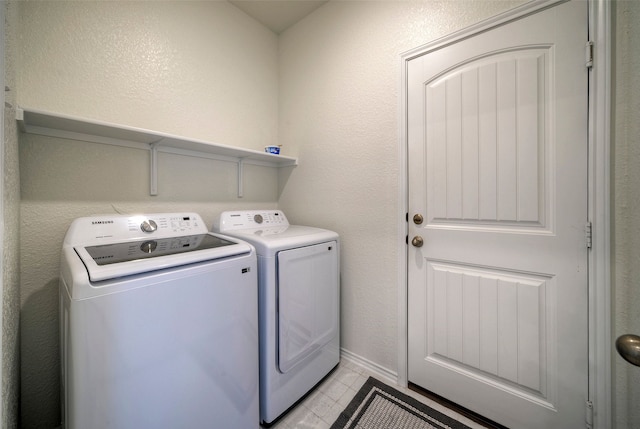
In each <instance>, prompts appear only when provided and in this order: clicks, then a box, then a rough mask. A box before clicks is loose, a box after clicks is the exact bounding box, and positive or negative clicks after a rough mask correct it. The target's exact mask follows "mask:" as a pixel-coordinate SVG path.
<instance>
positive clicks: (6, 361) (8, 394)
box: [0, 2, 20, 428]
mask: <svg viewBox="0 0 640 429" xmlns="http://www.w3.org/2000/svg"><path fill="white" fill-rule="evenodd" d="M0 7H5V8H6V9H5V22H4V25H5V27H4V32H5V33H4V36H5V46H4V54H5V86H6V87H8V88H10V91H5V102H6V103H9V105H10V106H15V104H16V92H15V77H16V72H15V54H16V48H17V38H18V34H17V29H16V27H15V24H16V22H17V20H16V16H17V8H16V7H15V4H14V3H6V2H5V3H3V4H0ZM2 107H3V109H4V110H3V120H4V142H2V143H3V147H2V150H3V162H4V165H3V170H4V171H3V172H4V176H3V177H2V187H3V202H2V203H3V204H2V205H3V222H4V224H3V229H4V230H3V239H4V243H3V249H2V265H3V270H2V286H3V291H2V292H3V295H2V423H0V424H1V426H2V427H3V428H16V427H18V421H19V419H18V406H19V394H20V338H19V321H20V270H19V268H20V266H19V258H18V256H19V236H20V234H19V233H20V217H19V213H20V183H19V179H20V177H19V174H18V129H17V124H16V121H15V108H13V107H5V106H2Z"/></svg>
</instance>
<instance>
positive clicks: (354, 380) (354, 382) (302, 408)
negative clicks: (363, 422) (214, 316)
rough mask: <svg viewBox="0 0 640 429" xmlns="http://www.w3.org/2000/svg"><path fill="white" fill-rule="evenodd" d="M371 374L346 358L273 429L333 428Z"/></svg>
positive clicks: (440, 408)
mask: <svg viewBox="0 0 640 429" xmlns="http://www.w3.org/2000/svg"><path fill="white" fill-rule="evenodd" d="M370 375H371V376H374V377H375V374H373V373H371V372H369V371H368V370H367V369H365V368H363V367H361V366H359V365H357V364H355V363H353V362H352V361H349V360H346V359H342V360H341V362H340V365H338V368H336V370H335V371H333V373H332V374H331V375H330V376H329V377H328V378H327V379H325V380H324V381H323V382H322V383H321V384H320V385H319V386H318V387H316V389H315V390H314V391H313V392H311V393H310V394H309V395H308V396H307V397H306V398H305V399H304V400H303V401H302V402H300V403H299V404H298V405H297V406H296V407H295V408H293V409H291V410H290V411H289V412H288V413H287V414H285V415H284V416H283V417H281V418H280V420H278V421H277V422H276V423H275V424H274V425H272V426H271V428H270V429H328V428H330V427H331V425H332V424H333V422H334V421H335V420H336V419H337V418H338V416H339V415H340V412H341V411H342V410H343V409H344V408H346V406H347V405H348V404H349V402H351V399H352V398H353V397H354V396H355V394H356V392H358V390H360V388H361V387H362V385H363V384H364V383H365V381H367V378H369V376H370ZM376 378H378V379H379V380H381V381H384V382H385V383H387V384H389V385H390V386H393V387H394V388H396V389H397V390H399V391H400V392H402V393H405V394H407V395H409V396H412V397H414V398H416V399H418V400H419V401H421V402H423V403H425V404H427V405H428V406H430V407H431V408H433V409H435V410H438V411H440V412H441V413H443V414H446V415H448V416H451V417H453V418H455V419H457V420H458V421H460V422H461V423H464V424H466V425H467V426H469V427H470V428H472V429H485V427H484V426H481V425H478V424H477V423H474V422H473V421H471V420H469V419H467V418H466V417H464V416H460V415H459V414H456V413H455V412H453V411H451V410H450V409H448V408H445V407H443V406H441V405H440V404H438V403H435V402H433V401H431V400H429V399H427V398H425V397H423V396H421V395H420V394H418V393H416V392H413V391H411V390H409V389H405V388H403V387H400V386H395V385H393V384H392V382H390V381H389V380H385V379H383V378H380V377H376Z"/></svg>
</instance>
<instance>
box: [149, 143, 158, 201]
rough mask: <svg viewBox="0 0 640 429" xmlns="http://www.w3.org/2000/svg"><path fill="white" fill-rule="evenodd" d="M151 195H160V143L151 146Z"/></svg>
mask: <svg viewBox="0 0 640 429" xmlns="http://www.w3.org/2000/svg"><path fill="white" fill-rule="evenodd" d="M149 162H150V164H149V173H150V177H149V195H151V196H152V197H155V196H156V195H158V143H157V142H156V143H151V144H150V145H149Z"/></svg>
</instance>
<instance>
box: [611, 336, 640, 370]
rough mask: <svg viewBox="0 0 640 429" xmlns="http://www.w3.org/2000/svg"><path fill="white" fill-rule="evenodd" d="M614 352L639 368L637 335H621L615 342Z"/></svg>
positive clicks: (639, 354) (639, 350) (639, 343)
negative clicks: (616, 351)
mask: <svg viewBox="0 0 640 429" xmlns="http://www.w3.org/2000/svg"><path fill="white" fill-rule="evenodd" d="M616 350H618V353H620V356H622V357H623V358H624V360H626V361H627V362H629V363H631V364H633V365H635V366H640V337H639V336H637V335H631V334H626V335H621V336H619V337H618V339H617V340H616Z"/></svg>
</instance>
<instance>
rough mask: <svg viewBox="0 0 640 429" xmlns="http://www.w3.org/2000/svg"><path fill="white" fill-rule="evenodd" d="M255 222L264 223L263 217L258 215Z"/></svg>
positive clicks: (254, 218)
mask: <svg viewBox="0 0 640 429" xmlns="http://www.w3.org/2000/svg"><path fill="white" fill-rule="evenodd" d="M253 220H254V221H256V223H262V221H263V220H264V219H263V218H262V215H259V214H257V215H255V216H254V217H253Z"/></svg>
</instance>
